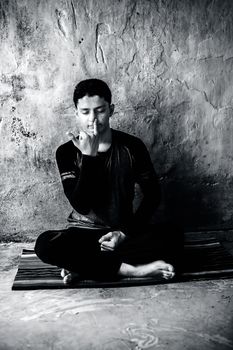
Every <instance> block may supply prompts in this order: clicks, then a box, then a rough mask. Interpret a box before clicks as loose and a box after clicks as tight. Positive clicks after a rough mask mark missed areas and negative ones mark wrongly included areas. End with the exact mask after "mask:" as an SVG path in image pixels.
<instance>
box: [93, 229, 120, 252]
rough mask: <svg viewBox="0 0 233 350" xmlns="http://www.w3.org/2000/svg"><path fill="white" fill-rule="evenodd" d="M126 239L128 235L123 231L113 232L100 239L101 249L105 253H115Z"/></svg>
mask: <svg viewBox="0 0 233 350" xmlns="http://www.w3.org/2000/svg"><path fill="white" fill-rule="evenodd" d="M125 238H126V235H125V234H124V233H123V232H121V231H111V232H108V233H107V234H106V235H104V236H102V237H101V238H100V239H99V243H100V248H101V250H103V251H113V250H115V249H116V247H118V246H119V244H121V243H122V242H123V241H124V240H125Z"/></svg>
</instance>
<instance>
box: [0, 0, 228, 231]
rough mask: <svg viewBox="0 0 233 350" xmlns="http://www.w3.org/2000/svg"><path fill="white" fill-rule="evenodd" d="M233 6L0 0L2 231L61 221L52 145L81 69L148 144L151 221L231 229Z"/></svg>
mask: <svg viewBox="0 0 233 350" xmlns="http://www.w3.org/2000/svg"><path fill="white" fill-rule="evenodd" d="M232 16H233V2H232V1H230V0H203V1H199V0H170V1H166V0H155V1H149V0H138V1H133V0H121V1H113V0H112V1H111V0H103V1H101V2H99V1H97V0H84V1H81V0H54V1H52V0H46V1H45V0H34V1H29V0H17V1H16V0H11V1H8V0H2V1H1V2H0V62H1V64H0V92H1V93H0V106H1V109H0V111H1V114H0V132H1V137H0V162H1V181H0V191H1V207H0V214H1V215H0V221H1V233H2V236H4V235H7V234H8V233H9V232H10V233H12V234H15V235H16V236H17V234H18V232H25V235H26V234H27V233H28V232H32V233H33V234H34V235H36V234H37V233H38V232H40V231H43V230H46V229H52V228H58V227H63V226H64V224H65V220H66V217H67V214H68V213H69V205H68V202H67V200H66V199H65V197H64V195H63V192H62V188H61V184H60V179H59V175H58V171H57V168H56V164H55V159H54V156H55V150H56V148H57V147H58V145H59V144H61V143H63V142H65V141H66V140H67V138H66V131H68V130H74V129H75V124H74V118H73V114H74V109H73V105H72V93H73V89H74V86H75V85H76V83H77V82H78V81H79V80H81V79H84V78H89V77H98V78H101V79H104V80H105V81H107V82H108V83H109V85H110V87H111V88H112V91H113V100H114V103H115V110H116V112H115V114H114V116H113V117H112V121H111V123H112V126H113V127H115V128H118V129H121V130H124V131H126V132H129V133H132V134H135V135H138V136H139V137H141V138H142V139H143V141H144V142H145V143H146V145H147V147H148V149H149V151H150V154H151V157H152V160H153V163H154V167H155V169H156V171H157V174H158V176H159V178H160V181H161V185H162V188H163V202H162V204H161V206H160V209H159V211H158V214H157V217H156V220H157V219H158V220H160V219H161V218H164V217H170V218H173V219H175V220H176V221H177V222H180V223H182V224H183V225H184V226H185V228H187V229H189V228H191V229H194V228H197V227H204V228H211V227H214V228H217V227H221V228H222V227H232V225H233V214H232V202H233V194H232V184H233V176H232V173H233V118H232V114H233V113H232V112H233V99H232V85H233V74H232V71H233V69H232V68H233V67H232V66H233V35H232V33H233V21H232Z"/></svg>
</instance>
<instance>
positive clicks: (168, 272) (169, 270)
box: [118, 260, 175, 280]
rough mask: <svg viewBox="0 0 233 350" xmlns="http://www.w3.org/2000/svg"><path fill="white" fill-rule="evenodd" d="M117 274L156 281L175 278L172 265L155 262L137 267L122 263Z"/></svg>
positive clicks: (160, 261)
mask: <svg viewBox="0 0 233 350" xmlns="http://www.w3.org/2000/svg"><path fill="white" fill-rule="evenodd" d="M118 274H119V275H120V276H124V277H155V278H157V279H158V280H163V279H166V280H168V279H171V278H173V277H174V276H175V271H174V267H173V266H172V265H170V264H168V263H166V262H165V261H163V260H157V261H153V262H151V263H148V264H144V265H138V266H132V265H129V264H125V263H122V264H121V267H120V270H119V271H118Z"/></svg>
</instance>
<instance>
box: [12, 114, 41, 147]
mask: <svg viewBox="0 0 233 350" xmlns="http://www.w3.org/2000/svg"><path fill="white" fill-rule="evenodd" d="M12 111H13V112H14V111H15V107H12ZM11 132H12V136H13V137H12V138H11V140H12V141H15V142H16V143H17V144H18V145H19V144H20V142H21V141H22V136H23V137H26V138H31V139H33V140H35V139H36V136H37V135H36V133H35V132H33V131H29V130H28V129H27V128H26V127H25V126H24V125H23V122H22V120H21V119H20V118H19V117H17V116H13V119H12V123H11Z"/></svg>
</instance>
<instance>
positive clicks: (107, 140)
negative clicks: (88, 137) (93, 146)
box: [98, 128, 112, 152]
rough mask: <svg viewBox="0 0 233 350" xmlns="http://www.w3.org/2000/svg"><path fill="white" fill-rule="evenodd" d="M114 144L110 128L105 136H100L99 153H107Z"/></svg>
mask: <svg viewBox="0 0 233 350" xmlns="http://www.w3.org/2000/svg"><path fill="white" fill-rule="evenodd" d="M111 144H112V130H111V128H108V129H107V130H106V131H105V132H104V133H103V134H100V135H99V148H98V151H99V152H106V151H107V150H108V149H109V148H110V147H111Z"/></svg>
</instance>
